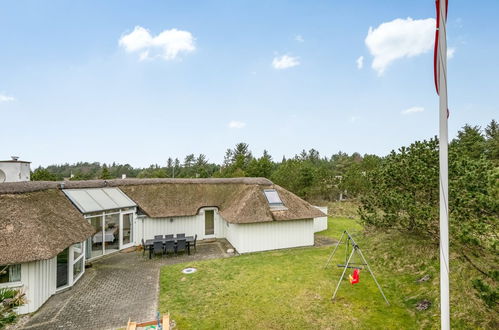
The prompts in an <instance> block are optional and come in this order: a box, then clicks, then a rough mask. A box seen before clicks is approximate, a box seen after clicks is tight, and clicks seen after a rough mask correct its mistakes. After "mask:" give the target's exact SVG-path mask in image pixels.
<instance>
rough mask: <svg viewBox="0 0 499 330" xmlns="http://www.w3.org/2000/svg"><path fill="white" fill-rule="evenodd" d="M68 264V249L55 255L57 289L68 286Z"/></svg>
mask: <svg viewBox="0 0 499 330" xmlns="http://www.w3.org/2000/svg"><path fill="white" fill-rule="evenodd" d="M68 263H69V248H66V249H65V250H64V251H62V252H61V253H59V254H58V255H57V275H56V279H57V287H58V288H60V287H62V286H65V285H67V284H68V275H69V269H68Z"/></svg>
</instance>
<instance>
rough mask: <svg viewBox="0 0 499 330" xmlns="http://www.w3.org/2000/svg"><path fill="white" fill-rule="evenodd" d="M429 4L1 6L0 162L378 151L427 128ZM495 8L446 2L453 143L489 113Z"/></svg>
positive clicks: (430, 120) (429, 131)
mask: <svg viewBox="0 0 499 330" xmlns="http://www.w3.org/2000/svg"><path fill="white" fill-rule="evenodd" d="M434 7H435V5H434V1H431V0H428V1H381V0H377V1H354V2H351V1H255V0H252V1H195V2H194V1H147V2H144V1H50V2H41V1H0V158H5V159H6V158H8V157H9V156H10V155H19V156H21V158H22V159H25V160H30V161H32V162H33V166H38V165H48V164H53V163H63V162H76V161H80V160H85V161H100V162H106V163H109V162H113V161H116V162H120V163H130V164H132V165H134V166H147V165H149V164H151V163H158V164H163V163H165V162H166V159H167V158H168V157H169V156H172V157H178V158H180V159H181V160H182V159H183V157H184V156H185V155H186V154H188V153H195V154H198V153H205V154H206V155H207V156H208V158H209V160H210V161H214V162H220V161H221V160H222V159H223V155H224V152H225V150H226V149H227V148H229V147H233V146H234V145H235V143H237V142H246V143H249V145H250V148H251V149H252V150H253V152H254V154H255V155H256V156H259V155H260V154H261V153H262V151H263V150H264V149H267V150H269V152H270V153H271V154H272V155H273V156H274V158H275V159H277V160H280V159H281V157H282V156H283V155H286V156H293V155H294V154H296V153H299V152H300V150H302V149H310V148H315V149H318V150H319V151H320V152H321V154H322V155H331V154H332V153H335V152H337V151H339V150H341V151H345V152H348V153H352V152H354V151H357V152H360V153H362V154H363V153H376V154H379V155H384V154H386V153H388V152H389V151H390V150H392V149H394V148H398V147H400V146H402V145H407V144H409V143H410V142H412V141H414V140H417V139H425V138H429V137H432V136H434V135H436V134H437V131H438V114H437V107H438V99H437V96H436V94H435V90H434V84H433V71H432V70H433V67H432V65H433V62H432V61H433V57H432V56H433V55H432V52H433V50H432V49H431V50H429V49H428V44H429V43H431V42H432V38H433V32H432V31H430V32H428V31H429V30H433V29H432V28H431V26H432V24H433V23H432V21H428V20H427V19H429V18H433V17H434V15H435V13H434V11H435V10H434ZM498 12H499V3H497V1H482V2H481V3H480V6H478V5H476V4H475V3H472V2H470V1H464V0H460V1H453V0H450V8H449V18H448V19H449V21H448V47H449V49H453V54H452V58H450V59H449V62H448V79H449V105H450V110H451V117H450V119H449V133H450V135H451V136H453V135H455V133H456V131H457V130H458V129H459V128H460V127H461V126H463V125H464V124H465V123H470V124H473V125H481V126H484V125H486V124H487V123H488V122H489V121H490V120H491V119H492V118H495V119H499V118H498V117H499V116H498V114H499V80H498V79H497V77H498V76H499V66H498V65H497V54H498V53H499V36H498V35H497V31H498V29H499V21H497V19H496V14H497V13H498ZM408 17H411V18H412V21H411V20H408V19H407V18H408ZM397 19H399V20H397ZM383 23H387V24H385V25H382V24H383ZM136 27H140V28H136ZM370 27H372V30H371V32H372V33H373V36H372V38H371V39H369V38H367V39H366V37H367V36H368V31H369V29H370ZM137 29H138V30H137ZM428 29H429V30H428ZM137 31H138V32H137ZM425 31H426V32H425ZM139 32H140V33H139ZM127 36H129V38H126V37H127ZM429 38H430V39H431V40H429ZM120 40H121V42H120ZM393 54H399V55H393ZM404 54H405V55H404ZM409 55H410V56H409ZM361 56H362V57H363V66H362V68H361V69H359V67H358V63H357V61H358V59H359V57H361ZM393 56H395V58H394V59H391V57H393ZM397 56H398V57H397ZM376 58H377V59H378V61H379V62H380V63H382V65H381V67H380V66H379V65H378V66H375V68H373V67H372V63H373V60H375V59H376ZM381 71H382V72H381ZM409 109H411V110H409ZM407 110H409V111H408V112H409V113H406V114H404V113H403V112H404V111H406V112H407Z"/></svg>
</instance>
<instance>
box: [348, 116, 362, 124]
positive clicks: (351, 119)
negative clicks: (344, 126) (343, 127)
mask: <svg viewBox="0 0 499 330" xmlns="http://www.w3.org/2000/svg"><path fill="white" fill-rule="evenodd" d="M359 119H360V117H359V116H352V117H350V122H351V123H355V122H356V121H358V120H359Z"/></svg>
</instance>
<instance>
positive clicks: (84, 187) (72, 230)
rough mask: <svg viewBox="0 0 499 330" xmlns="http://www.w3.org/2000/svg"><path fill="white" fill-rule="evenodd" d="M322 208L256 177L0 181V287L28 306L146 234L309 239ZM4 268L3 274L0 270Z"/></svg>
mask: <svg viewBox="0 0 499 330" xmlns="http://www.w3.org/2000/svg"><path fill="white" fill-rule="evenodd" d="M324 223H325V224H326V226H327V218H325V214H324V213H323V212H321V211H320V210H319V209H317V208H316V207H314V206H312V205H310V204H309V203H307V202H306V201H304V200H302V199H301V198H299V197H298V196H296V195H294V194H292V193H291V192H289V191H287V190H285V189H284V188H282V187H280V186H278V185H275V184H273V183H272V182H271V181H269V180H267V179H264V178H232V179H116V180H107V181H105V180H90V181H65V182H35V181H33V182H29V181H26V182H6V183H2V184H0V287H5V286H10V287H22V288H23V289H24V290H25V292H26V294H27V298H28V304H27V305H25V306H23V307H22V308H21V310H20V313H29V312H33V311H36V310H37V309H38V308H39V307H40V306H41V305H42V304H43V303H44V302H45V301H46V300H47V299H48V298H49V297H50V296H51V295H53V294H54V293H57V292H59V291H61V290H64V289H66V288H69V287H71V286H72V285H73V284H74V283H76V281H77V280H78V279H80V278H81V276H82V275H83V273H84V271H85V267H84V266H85V263H86V262H87V261H88V260H93V259H95V258H99V257H101V256H102V255H106V254H109V253H113V252H116V251H119V250H122V249H125V248H129V247H133V246H137V245H140V243H141V241H142V240H146V239H150V238H153V236H154V235H160V234H161V235H165V234H177V233H185V234H186V235H197V236H198V239H200V240H202V239H216V238H226V239H227V240H228V241H229V242H230V243H231V244H232V246H234V248H235V249H236V250H237V251H238V252H239V253H248V252H257V251H265V250H274V249H282V248H291V247H299V246H311V245H313V244H314V232H315V231H318V230H323V229H325V228H324ZM2 270H3V271H2Z"/></svg>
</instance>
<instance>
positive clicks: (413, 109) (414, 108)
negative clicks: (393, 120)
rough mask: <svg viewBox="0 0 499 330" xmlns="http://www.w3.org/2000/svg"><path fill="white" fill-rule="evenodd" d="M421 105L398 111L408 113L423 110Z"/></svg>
mask: <svg viewBox="0 0 499 330" xmlns="http://www.w3.org/2000/svg"><path fill="white" fill-rule="evenodd" d="M423 111H424V108H423V107H410V108H409V109H405V110H402V111H401V112H400V113H401V114H403V115H410V114H413V113H417V112H423Z"/></svg>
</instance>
